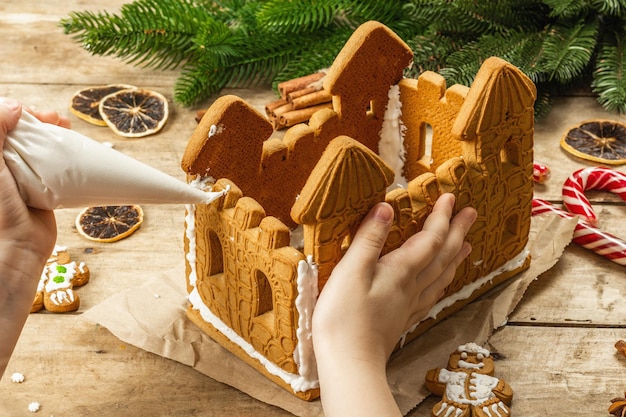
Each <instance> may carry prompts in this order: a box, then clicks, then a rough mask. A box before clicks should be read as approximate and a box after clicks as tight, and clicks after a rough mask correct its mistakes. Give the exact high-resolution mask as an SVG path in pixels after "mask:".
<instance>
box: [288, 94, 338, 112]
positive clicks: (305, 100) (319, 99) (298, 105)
mask: <svg viewBox="0 0 626 417" xmlns="http://www.w3.org/2000/svg"><path fill="white" fill-rule="evenodd" d="M332 99H333V96H332V95H331V94H330V93H329V92H328V91H326V90H319V91H316V92H314V93H310V94H306V95H303V96H301V97H297V98H295V99H293V101H292V102H291V104H292V105H293V109H294V110H298V109H303V108H305V107H311V106H316V105H318V104H322V103H330V102H331V101H332Z"/></svg>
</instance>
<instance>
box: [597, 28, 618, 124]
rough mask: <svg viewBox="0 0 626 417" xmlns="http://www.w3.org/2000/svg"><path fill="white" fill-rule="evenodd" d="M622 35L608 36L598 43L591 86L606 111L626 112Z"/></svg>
mask: <svg viewBox="0 0 626 417" xmlns="http://www.w3.org/2000/svg"><path fill="white" fill-rule="evenodd" d="M624 42H625V39H624V35H623V34H619V35H617V36H615V37H608V38H607V39H605V40H604V42H602V44H601V45H600V48H599V49H600V50H599V52H598V57H597V59H596V67H595V72H594V74H593V81H592V83H591V87H592V89H593V92H594V93H596V94H598V101H599V102H600V104H602V106H604V108H605V109H607V110H608V111H617V112H619V113H626V77H625V71H626V68H625V64H626V51H625V50H624Z"/></svg>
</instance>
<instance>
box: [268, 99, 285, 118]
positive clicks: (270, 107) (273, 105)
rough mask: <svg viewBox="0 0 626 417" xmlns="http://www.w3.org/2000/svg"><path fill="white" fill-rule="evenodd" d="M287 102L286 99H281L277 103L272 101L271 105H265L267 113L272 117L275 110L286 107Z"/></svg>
mask: <svg viewBox="0 0 626 417" xmlns="http://www.w3.org/2000/svg"><path fill="white" fill-rule="evenodd" d="M287 103H288V102H287V100H285V99H284V98H279V99H278V100H276V101H272V102H271V103H268V104H266V105H265V113H266V114H267V115H268V116H269V117H271V116H272V114H273V113H274V110H276V109H277V108H279V107H281V106H284V105H285V104H287Z"/></svg>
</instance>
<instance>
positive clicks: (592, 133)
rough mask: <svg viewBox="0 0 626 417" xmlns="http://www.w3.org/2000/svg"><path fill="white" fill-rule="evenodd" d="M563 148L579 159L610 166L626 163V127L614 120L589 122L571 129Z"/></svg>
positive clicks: (566, 134)
mask: <svg viewBox="0 0 626 417" xmlns="http://www.w3.org/2000/svg"><path fill="white" fill-rule="evenodd" d="M561 147H562V148H563V149H565V150H566V151H567V152H569V153H571V154H572V155H575V156H577V157H579V158H583V159H587V160H590V161H595V162H600V163H603V164H609V165H620V164H624V163H626V125H624V124H623V123H620V122H616V121H614V120H587V121H585V122H582V123H580V124H578V125H576V126H574V127H572V128H571V129H569V130H568V131H567V132H566V133H565V134H564V135H563V137H562V138H561Z"/></svg>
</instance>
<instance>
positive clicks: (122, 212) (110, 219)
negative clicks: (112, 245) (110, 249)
mask: <svg viewBox="0 0 626 417" xmlns="http://www.w3.org/2000/svg"><path fill="white" fill-rule="evenodd" d="M142 222H143V210H142V209H141V207H139V206H96V207H87V208H85V209H84V210H83V211H81V212H80V213H79V214H78V216H77V217H76V229H78V233H80V234H81V235H82V236H84V237H86V238H87V239H89V240H94V241H96V242H115V241H117V240H120V239H124V238H125V237H127V236H130V235H131V234H132V233H133V232H134V231H135V230H137V229H138V228H139V226H141V223H142Z"/></svg>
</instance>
